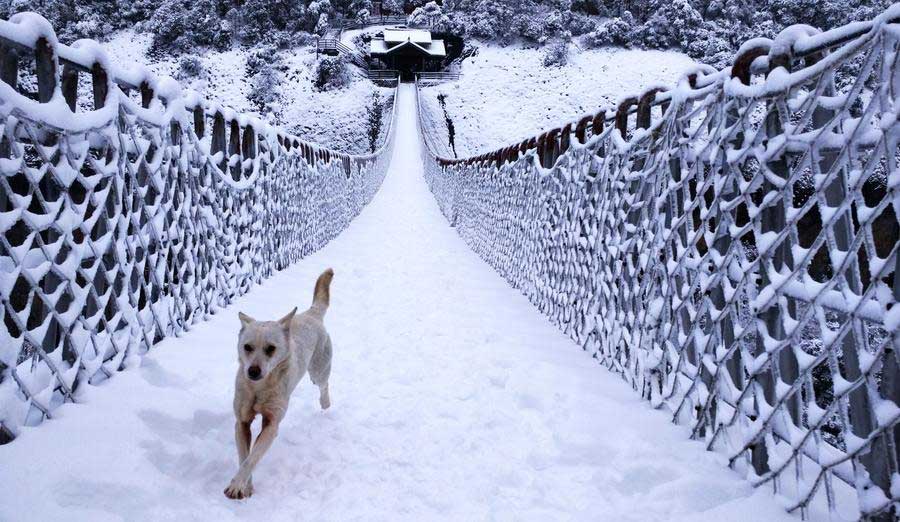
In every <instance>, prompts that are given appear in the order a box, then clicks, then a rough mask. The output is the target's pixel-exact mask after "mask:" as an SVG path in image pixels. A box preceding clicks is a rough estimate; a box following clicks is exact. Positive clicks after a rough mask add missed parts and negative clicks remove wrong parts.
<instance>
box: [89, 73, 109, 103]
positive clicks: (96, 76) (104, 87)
mask: <svg viewBox="0 0 900 522" xmlns="http://www.w3.org/2000/svg"><path fill="white" fill-rule="evenodd" d="M91 83H93V86H94V110H97V109H102V108H103V106H104V105H106V96H107V95H108V94H109V76H108V75H107V74H106V70H105V69H103V66H102V65H100V64H99V63H95V64H94V66H93V67H91Z"/></svg>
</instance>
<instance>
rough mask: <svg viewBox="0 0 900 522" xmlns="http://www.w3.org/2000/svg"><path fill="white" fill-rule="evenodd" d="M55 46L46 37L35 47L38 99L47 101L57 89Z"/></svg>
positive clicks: (42, 101)
mask: <svg viewBox="0 0 900 522" xmlns="http://www.w3.org/2000/svg"><path fill="white" fill-rule="evenodd" d="M54 58H55V57H54V54H53V47H51V46H50V43H49V42H48V41H47V39H46V38H43V37H41V38H39V39H38V41H37V44H36V45H35V47H34V60H35V72H36V74H37V83H38V101H39V102H41V103H47V102H48V101H50V99H51V98H53V92H54V91H55V90H56V60H55V59H54Z"/></svg>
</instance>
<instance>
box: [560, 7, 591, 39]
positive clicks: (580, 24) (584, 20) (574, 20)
mask: <svg viewBox="0 0 900 522" xmlns="http://www.w3.org/2000/svg"><path fill="white" fill-rule="evenodd" d="M594 27H596V22H595V20H594V19H593V18H591V17H590V16H587V15H584V14H581V13H577V12H574V11H573V12H571V13H568V17H567V19H566V30H567V31H569V32H570V33H572V34H573V35H574V36H581V35H583V34H587V33H589V32H591V31H593V30H594Z"/></svg>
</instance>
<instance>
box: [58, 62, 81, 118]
mask: <svg viewBox="0 0 900 522" xmlns="http://www.w3.org/2000/svg"><path fill="white" fill-rule="evenodd" d="M61 87H62V93H63V98H65V99H66V104H67V105H68V106H69V109H71V110H72V112H75V110H76V108H77V102H78V69H76V68H75V66H73V65H72V64H70V63H67V64H65V65H63V72H62V84H61Z"/></svg>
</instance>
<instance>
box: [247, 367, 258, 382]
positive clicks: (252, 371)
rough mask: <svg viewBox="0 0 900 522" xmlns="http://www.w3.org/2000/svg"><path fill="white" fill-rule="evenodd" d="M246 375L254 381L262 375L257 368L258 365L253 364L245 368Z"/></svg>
mask: <svg viewBox="0 0 900 522" xmlns="http://www.w3.org/2000/svg"><path fill="white" fill-rule="evenodd" d="M247 376H248V377H250V378H251V379H253V380H254V381H258V380H259V378H260V377H262V370H260V369H259V366H256V365H253V366H251V367H250V368H247Z"/></svg>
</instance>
